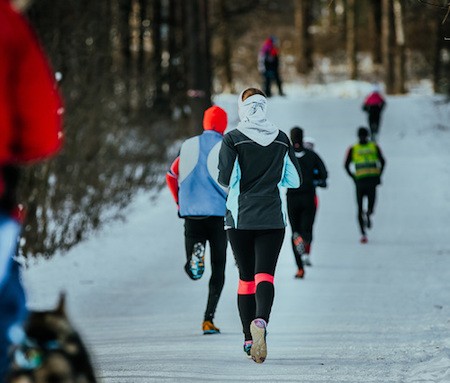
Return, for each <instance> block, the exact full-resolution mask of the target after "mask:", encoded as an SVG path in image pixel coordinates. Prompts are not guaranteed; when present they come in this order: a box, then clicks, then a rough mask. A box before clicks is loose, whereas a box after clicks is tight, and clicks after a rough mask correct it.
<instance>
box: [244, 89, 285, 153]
mask: <svg viewBox="0 0 450 383" xmlns="http://www.w3.org/2000/svg"><path fill="white" fill-rule="evenodd" d="M243 93H244V92H242V93H241V94H240V95H239V100H238V112H239V118H240V119H241V122H239V124H238V126H237V128H236V129H237V130H239V131H240V132H242V133H243V134H245V135H246V136H247V137H248V138H250V139H251V140H253V141H255V142H256V143H257V144H259V145H261V146H268V145H270V144H271V143H272V142H273V141H274V140H275V138H277V136H278V133H279V130H278V128H277V127H276V126H275V125H274V124H272V123H271V122H269V121H268V120H267V119H266V112H267V99H266V98H265V97H264V96H261V95H260V94H255V95H253V96H250V97H248V98H247V99H246V100H245V101H242V94H243Z"/></svg>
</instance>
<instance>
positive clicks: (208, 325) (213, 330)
mask: <svg viewBox="0 0 450 383" xmlns="http://www.w3.org/2000/svg"><path fill="white" fill-rule="evenodd" d="M202 329H203V335H210V334H220V329H219V328H218V327H216V326H214V323H213V322H212V321H210V320H205V321H204V322H203V325H202Z"/></svg>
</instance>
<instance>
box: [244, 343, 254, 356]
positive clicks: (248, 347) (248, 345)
mask: <svg viewBox="0 0 450 383" xmlns="http://www.w3.org/2000/svg"><path fill="white" fill-rule="evenodd" d="M252 345H253V341H252V340H246V341H245V342H244V352H245V353H246V354H247V356H248V357H249V358H251V357H252V355H251V354H250V350H251V349H252Z"/></svg>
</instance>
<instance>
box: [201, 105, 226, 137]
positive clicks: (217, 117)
mask: <svg viewBox="0 0 450 383" xmlns="http://www.w3.org/2000/svg"><path fill="white" fill-rule="evenodd" d="M227 124H228V118H227V113H226V112H225V111H224V110H223V109H222V108H220V107H218V106H215V105H214V106H211V107H210V108H208V109H206V110H205V114H204V116H203V129H205V130H215V131H216V132H218V133H220V134H223V132H225V129H226V128H227Z"/></svg>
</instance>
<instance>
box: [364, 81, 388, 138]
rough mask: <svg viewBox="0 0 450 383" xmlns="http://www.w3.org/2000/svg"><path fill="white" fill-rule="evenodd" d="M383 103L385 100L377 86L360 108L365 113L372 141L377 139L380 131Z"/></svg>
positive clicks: (384, 103)
mask: <svg viewBox="0 0 450 383" xmlns="http://www.w3.org/2000/svg"><path fill="white" fill-rule="evenodd" d="M385 105H386V101H385V100H384V98H383V96H382V95H381V93H380V92H379V89H378V86H376V87H375V88H374V90H373V92H372V93H370V94H369V95H368V96H367V97H366V99H365V100H364V103H363V106H362V109H363V110H364V112H366V113H367V118H368V122H369V128H370V135H371V139H372V141H376V140H377V137H378V133H379V132H380V120H381V112H382V111H383V109H384V107H385Z"/></svg>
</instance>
